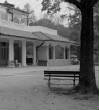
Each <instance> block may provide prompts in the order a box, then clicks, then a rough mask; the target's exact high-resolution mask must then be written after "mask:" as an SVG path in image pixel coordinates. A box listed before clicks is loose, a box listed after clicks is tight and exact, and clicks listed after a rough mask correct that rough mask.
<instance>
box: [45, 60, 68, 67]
mask: <svg viewBox="0 0 99 110" xmlns="http://www.w3.org/2000/svg"><path fill="white" fill-rule="evenodd" d="M69 64H70V61H69V60H65V59H55V60H49V61H48V63H47V66H65V65H69Z"/></svg>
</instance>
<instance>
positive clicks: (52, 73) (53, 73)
mask: <svg viewBox="0 0 99 110" xmlns="http://www.w3.org/2000/svg"><path fill="white" fill-rule="evenodd" d="M79 73H80V72H79V71H44V76H63V77H65V76H67V75H69V76H75V75H77V76H79Z"/></svg>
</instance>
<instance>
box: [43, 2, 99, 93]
mask: <svg viewBox="0 0 99 110" xmlns="http://www.w3.org/2000/svg"><path fill="white" fill-rule="evenodd" d="M56 1H57V0H55V5H52V6H51V1H50V0H43V2H42V5H43V8H42V10H48V13H51V11H52V10H53V11H54V10H55V9H57V8H55V7H56V6H57V5H56ZM60 1H61V0H58V4H59V3H60ZM62 1H63V0H62ZM64 1H65V2H69V3H72V4H74V5H75V6H76V7H77V8H79V10H80V11H81V16H82V21H81V38H80V39H81V46H80V81H79V85H78V86H77V87H76V90H79V91H81V92H83V93H86V92H96V91H97V87H96V81H95V69H94V61H93V49H94V46H93V44H94V29H93V7H94V5H95V4H96V3H97V2H98V0H64ZM54 8H55V9H54ZM58 10H59V8H58ZM55 12H56V10H55Z"/></svg>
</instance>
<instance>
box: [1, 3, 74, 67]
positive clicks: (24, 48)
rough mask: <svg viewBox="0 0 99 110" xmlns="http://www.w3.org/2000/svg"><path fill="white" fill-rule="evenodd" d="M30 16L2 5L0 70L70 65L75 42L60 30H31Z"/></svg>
mask: <svg viewBox="0 0 99 110" xmlns="http://www.w3.org/2000/svg"><path fill="white" fill-rule="evenodd" d="M28 16H29V14H28V13H27V12H25V11H22V10H19V9H16V8H15V7H14V5H12V4H9V3H7V2H5V3H1V4H0V67H2V66H9V67H15V66H27V65H33V66H59V65H61V66H63V65H67V64H70V46H71V45H75V42H73V41H70V40H69V39H66V38H63V37H62V36H59V35H58V34H57V30H53V29H49V28H47V27H42V26H28V22H29V21H28Z"/></svg>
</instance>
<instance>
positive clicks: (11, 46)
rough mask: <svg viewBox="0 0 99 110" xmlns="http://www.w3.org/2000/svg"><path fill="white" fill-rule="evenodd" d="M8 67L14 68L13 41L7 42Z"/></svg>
mask: <svg viewBox="0 0 99 110" xmlns="http://www.w3.org/2000/svg"><path fill="white" fill-rule="evenodd" d="M8 65H9V67H13V66H14V40H13V39H10V40H9V64H8Z"/></svg>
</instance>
